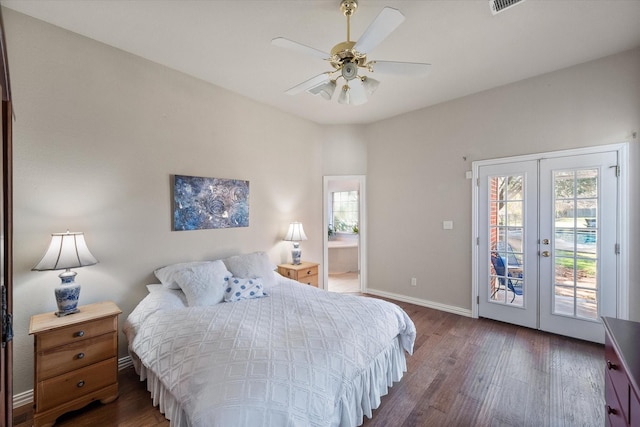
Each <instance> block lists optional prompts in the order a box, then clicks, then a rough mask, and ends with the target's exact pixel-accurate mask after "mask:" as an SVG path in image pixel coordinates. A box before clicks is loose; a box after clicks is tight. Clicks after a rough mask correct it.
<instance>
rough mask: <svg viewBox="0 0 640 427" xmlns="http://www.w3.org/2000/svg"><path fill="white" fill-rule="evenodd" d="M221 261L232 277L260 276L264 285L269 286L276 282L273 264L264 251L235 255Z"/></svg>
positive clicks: (253, 277)
mask: <svg viewBox="0 0 640 427" xmlns="http://www.w3.org/2000/svg"><path fill="white" fill-rule="evenodd" d="M223 261H224V264H225V265H226V266H227V269H229V271H230V272H231V273H232V274H233V277H238V278H242V279H256V278H261V279H262V284H263V285H264V286H265V287H271V286H273V285H275V284H276V278H275V275H274V274H273V270H275V266H274V265H273V264H271V261H269V256H268V255H267V254H266V252H254V253H251V254H245V255H236V256H232V257H229V258H227V259H224V260H223Z"/></svg>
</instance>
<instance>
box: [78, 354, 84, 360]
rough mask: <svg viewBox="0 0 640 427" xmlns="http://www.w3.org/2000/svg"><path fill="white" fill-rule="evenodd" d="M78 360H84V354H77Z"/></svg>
mask: <svg viewBox="0 0 640 427" xmlns="http://www.w3.org/2000/svg"><path fill="white" fill-rule="evenodd" d="M76 357H77V358H78V359H84V353H78V355H77V356H76Z"/></svg>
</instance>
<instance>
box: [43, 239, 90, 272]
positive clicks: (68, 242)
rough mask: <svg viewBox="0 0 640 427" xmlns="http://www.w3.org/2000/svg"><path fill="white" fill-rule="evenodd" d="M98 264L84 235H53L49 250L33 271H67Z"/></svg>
mask: <svg viewBox="0 0 640 427" xmlns="http://www.w3.org/2000/svg"><path fill="white" fill-rule="evenodd" d="M97 262H98V260H97V259H95V257H94V256H93V255H92V254H91V252H89V248H88V247H87V243H86V242H85V241H84V233H78V232H69V231H67V232H66V233H52V234H51V243H50V244H49V249H47V252H45V254H44V256H43V257H42V259H41V260H40V262H39V263H38V264H36V266H35V267H33V268H32V270H35V271H44V270H66V269H69V268H77V267H84V266H87V265H93V264H96V263H97Z"/></svg>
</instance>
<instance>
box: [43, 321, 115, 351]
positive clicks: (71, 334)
mask: <svg viewBox="0 0 640 427" xmlns="http://www.w3.org/2000/svg"><path fill="white" fill-rule="evenodd" d="M117 325H118V319H117V318H115V317H113V318H110V319H98V320H94V321H91V322H85V323H80V324H77V325H71V326H66V327H64V328H59V329H57V330H55V331H51V332H48V333H46V334H41V335H39V336H38V337H37V339H36V351H42V350H46V349H49V348H52V347H57V346H59V345H61V344H66V343H71V342H75V341H81V340H85V339H87V338H91V337H96V336H98V335H103V334H106V333H109V332H115V331H116V330H117V328H118V326H117Z"/></svg>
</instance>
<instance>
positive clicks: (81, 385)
mask: <svg viewBox="0 0 640 427" xmlns="http://www.w3.org/2000/svg"><path fill="white" fill-rule="evenodd" d="M76 385H77V386H78V388H80V387H84V381H82V380H81V381H80V382H78V384H76Z"/></svg>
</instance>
